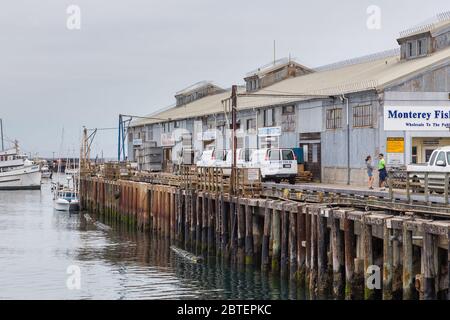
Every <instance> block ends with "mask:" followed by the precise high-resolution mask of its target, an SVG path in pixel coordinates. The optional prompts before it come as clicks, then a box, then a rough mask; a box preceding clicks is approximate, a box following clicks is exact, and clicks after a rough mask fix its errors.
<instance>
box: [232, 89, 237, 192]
mask: <svg viewBox="0 0 450 320" xmlns="http://www.w3.org/2000/svg"><path fill="white" fill-rule="evenodd" d="M236 91H237V86H236V85H233V86H232V87H231V124H232V132H231V137H232V143H233V161H232V164H231V194H232V195H234V194H235V192H236V190H235V187H236V173H237V172H236V162H237V157H236V147H237V136H236V128H237V123H236V122H237V120H236V113H237V92H236Z"/></svg>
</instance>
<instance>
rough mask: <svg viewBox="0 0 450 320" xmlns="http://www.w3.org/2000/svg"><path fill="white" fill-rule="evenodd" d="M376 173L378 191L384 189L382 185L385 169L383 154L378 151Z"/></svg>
mask: <svg viewBox="0 0 450 320" xmlns="http://www.w3.org/2000/svg"><path fill="white" fill-rule="evenodd" d="M378 159H379V161H378V173H379V175H380V181H379V183H380V191H384V190H386V189H385V187H384V185H385V183H386V178H387V171H386V161H385V160H384V155H383V154H382V153H380V154H379V155H378Z"/></svg>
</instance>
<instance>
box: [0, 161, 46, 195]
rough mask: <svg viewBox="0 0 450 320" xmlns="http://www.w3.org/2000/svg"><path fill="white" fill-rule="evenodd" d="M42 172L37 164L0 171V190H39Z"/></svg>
mask: <svg viewBox="0 0 450 320" xmlns="http://www.w3.org/2000/svg"><path fill="white" fill-rule="evenodd" d="M41 178H42V173H41V171H40V170H39V166H35V165H33V166H27V167H22V168H18V169H14V170H10V171H6V172H0V190H39V189H41Z"/></svg>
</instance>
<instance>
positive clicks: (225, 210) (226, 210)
mask: <svg viewBox="0 0 450 320" xmlns="http://www.w3.org/2000/svg"><path fill="white" fill-rule="evenodd" d="M220 201H221V202H222V255H223V257H224V258H225V259H228V257H229V252H228V242H229V237H230V236H229V230H228V224H229V215H230V206H229V204H228V205H227V204H226V203H225V201H224V198H223V194H222V195H221V200H220Z"/></svg>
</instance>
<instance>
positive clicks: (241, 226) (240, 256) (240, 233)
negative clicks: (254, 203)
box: [237, 198, 245, 265]
mask: <svg viewBox="0 0 450 320" xmlns="http://www.w3.org/2000/svg"><path fill="white" fill-rule="evenodd" d="M242 207H243V205H242V204H241V203H240V201H239V198H238V203H237V250H238V251H237V262H238V265H243V264H244V257H245V252H244V250H245V248H244V246H245V212H244V210H243V208H242Z"/></svg>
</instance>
